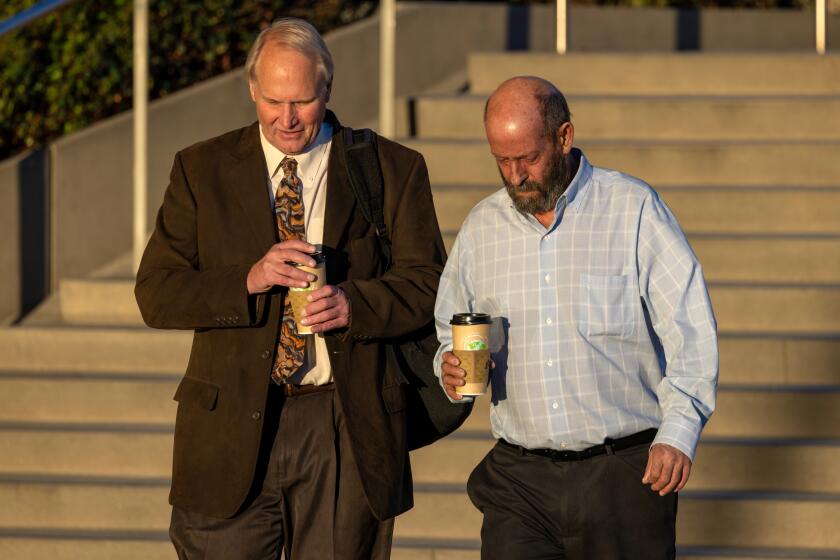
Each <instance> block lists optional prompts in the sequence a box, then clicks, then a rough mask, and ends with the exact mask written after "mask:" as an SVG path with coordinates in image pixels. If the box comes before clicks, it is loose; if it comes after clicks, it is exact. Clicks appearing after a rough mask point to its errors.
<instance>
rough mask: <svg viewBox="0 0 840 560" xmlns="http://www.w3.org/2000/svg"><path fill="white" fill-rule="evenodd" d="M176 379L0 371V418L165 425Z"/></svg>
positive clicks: (172, 409) (171, 419)
mask: <svg viewBox="0 0 840 560" xmlns="http://www.w3.org/2000/svg"><path fill="white" fill-rule="evenodd" d="M177 386H178V381H176V380H173V379H171V378H161V377H155V376H149V377H147V378H145V379H128V380H126V379H120V378H119V377H116V376H115V377H110V378H109V377H101V376H99V377H98V378H97V376H93V377H82V378H78V377H72V376H65V377H43V376H34V377H33V376H31V375H26V374H21V375H20V376H11V375H3V376H0V423H2V422H47V423H50V422H67V423H71V424H99V423H103V424H107V423H109V422H115V421H116V422H120V423H122V424H153V425H154V424H165V425H169V424H171V423H172V422H174V421H175V405H176V403H175V401H173V400H172V396H173V395H174V394H175V389H176V388H177Z"/></svg>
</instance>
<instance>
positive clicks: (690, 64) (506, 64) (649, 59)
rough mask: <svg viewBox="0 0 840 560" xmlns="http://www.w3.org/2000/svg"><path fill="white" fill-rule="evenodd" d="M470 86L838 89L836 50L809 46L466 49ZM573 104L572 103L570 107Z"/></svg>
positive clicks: (586, 91)
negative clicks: (715, 50) (530, 80)
mask: <svg viewBox="0 0 840 560" xmlns="http://www.w3.org/2000/svg"><path fill="white" fill-rule="evenodd" d="M467 71H468V75H469V83H470V89H471V91H472V92H473V93H476V94H486V93H490V92H492V91H493V90H494V89H495V88H496V87H497V86H498V85H499V84H500V83H501V82H503V81H504V80H506V79H508V78H510V77H512V76H523V75H530V76H540V77H542V78H545V79H547V80H548V81H550V82H552V83H553V84H554V85H556V86H557V87H558V88H559V89H560V90H561V91H563V92H564V93H565V94H568V95H597V94H609V93H614V92H620V93H622V94H623V95H820V94H837V93H840V55H837V54H832V55H826V56H817V55H816V54H813V53H802V54H799V53H762V54H735V53H720V54H711V53H702V54H701V53H692V54H676V53H632V54H596V53H573V54H566V55H563V56H558V55H556V54H552V53H473V54H471V55H470V56H469V58H468V70H467ZM572 110H574V109H572Z"/></svg>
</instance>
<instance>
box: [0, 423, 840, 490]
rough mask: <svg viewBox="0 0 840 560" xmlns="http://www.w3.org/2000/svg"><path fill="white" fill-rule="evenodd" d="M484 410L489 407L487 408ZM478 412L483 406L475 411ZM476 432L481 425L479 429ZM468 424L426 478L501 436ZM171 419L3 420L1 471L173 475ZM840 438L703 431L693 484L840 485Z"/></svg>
mask: <svg viewBox="0 0 840 560" xmlns="http://www.w3.org/2000/svg"><path fill="white" fill-rule="evenodd" d="M482 412H485V411H482ZM476 414H478V411H477V412H476ZM473 433H474V432H473ZM470 435H471V434H470V432H469V431H468V430H465V431H463V432H460V433H459V434H458V435H455V436H453V437H450V438H447V439H444V440H443V441H440V442H438V443H436V444H435V445H432V446H429V447H426V448H423V449H420V450H418V451H415V452H413V453H412V455H411V462H412V472H413V475H414V479H415V481H416V482H418V483H421V484H441V483H443V484H462V483H466V480H467V477H468V475H469V473H470V472H471V471H472V469H473V468H474V467H475V465H477V464H478V462H479V461H480V460H481V458H482V457H483V456H484V455H485V454H486V453H487V451H489V449H490V447H492V445H493V443H494V441H493V440H492V439H490V438H489V435H485V436H484V437H470ZM171 462H172V430H171V426H169V427H161V428H160V429H158V430H155V431H151V430H149V429H145V430H143V429H139V428H138V429H136V430H128V429H123V430H120V431H118V430H116V429H114V428H109V427H102V428H99V429H73V428H72V427H71V426H36V425H33V424H29V425H19V426H15V427H9V426H7V427H5V428H2V425H0V476H3V475H6V476H11V475H16V474H20V473H27V474H30V475H48V476H93V477H136V478H159V479H165V478H167V477H169V475H170V471H171ZM837 464H840V442H838V441H836V440H826V441H815V442H814V441H811V442H806V441H801V440H776V439H771V440H761V439H731V438H719V437H718V438H715V437H714V436H708V437H706V436H704V440H703V441H702V442H701V444H700V447H699V451H698V456H697V458H696V461H695V468H694V472H693V473H692V479H691V484H690V486H689V489H690V490H753V491H778V492H833V493H840V472H838V471H837V469H836V465H837Z"/></svg>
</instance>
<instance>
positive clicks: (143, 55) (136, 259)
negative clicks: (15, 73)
mask: <svg viewBox="0 0 840 560" xmlns="http://www.w3.org/2000/svg"><path fill="white" fill-rule="evenodd" d="M73 1H75V0H41V1H40V2H38V3H37V4H35V5H34V6H31V7H29V8H27V9H25V10H22V11H20V12H18V13H17V14H15V15H13V16H11V17H9V18H7V19H5V20H3V21H2V22H0V37H2V36H3V35H4V34H5V33H9V32H11V31H14V30H15V29H19V28H21V27H23V26H25V25H28V24H29V23H32V22H33V21H35V20H36V19H38V18H40V17H43V16H45V15H47V14H49V13H50V12H53V11H55V10H57V9H58V8H60V7H62V6H64V5H66V4H69V3H70V2H73ZM148 53H149V2H148V0H134V64H133V66H134V95H133V99H134V107H133V109H134V110H133V117H134V170H133V177H134V181H133V191H134V192H133V201H134V205H133V206H134V219H133V235H132V238H133V242H132V253H133V259H132V260H133V263H134V270H135V271H136V270H137V268H138V267H139V266H140V257H141V256H142V255H143V248H144V247H145V246H146V240H147V239H148V233H147V232H146V228H147V220H146V208H147V192H148V178H147V170H148V127H149V121H148V103H149V93H148V92H149V85H148V84H149V63H148ZM139 92H143V93H144V94H143V95H138V93H139Z"/></svg>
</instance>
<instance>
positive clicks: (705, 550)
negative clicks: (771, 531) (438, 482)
mask: <svg viewBox="0 0 840 560" xmlns="http://www.w3.org/2000/svg"><path fill="white" fill-rule="evenodd" d="M401 543H404V544H402V545H401ZM447 544H448V545H449V546H453V547H463V548H460V549H459V548H436V547H442V546H446V545H447ZM478 547H479V543H478V542H477V541H460V540H459V541H455V540H453V541H440V540H437V539H397V540H396V541H395V543H394V549H393V550H392V553H391V559H392V560H479V559H480V557H481V554H480V551H479V550H478ZM747 558H750V559H752V560H762V559H766V560H771V559H772V560H829V559H837V558H840V551H833V550H816V551H814V550H803V549H789V548H785V549H782V548H748V549H745V548H743V547H724V548H722V547H697V546H692V547H681V546H678V547H677V560H701V559H702V560H744V559H747Z"/></svg>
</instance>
